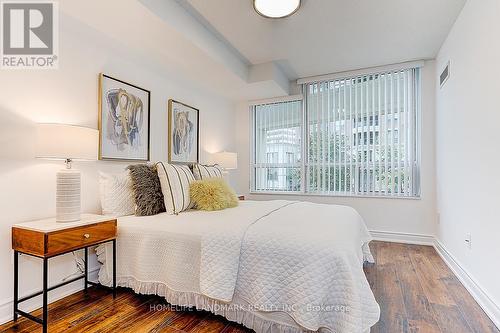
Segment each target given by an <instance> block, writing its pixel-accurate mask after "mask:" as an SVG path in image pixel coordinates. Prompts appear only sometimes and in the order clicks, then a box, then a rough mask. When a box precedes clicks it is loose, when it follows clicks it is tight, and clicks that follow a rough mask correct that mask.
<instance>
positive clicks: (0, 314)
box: [0, 267, 100, 325]
mask: <svg viewBox="0 0 500 333" xmlns="http://www.w3.org/2000/svg"><path fill="white" fill-rule="evenodd" d="M99 268H100V267H96V268H93V269H89V280H91V281H96V280H97V278H98V277H97V275H98V271H99ZM81 290H83V280H80V281H75V282H73V283H70V284H68V285H65V286H62V287H60V288H57V289H54V290H52V291H50V292H49V303H52V302H55V301H57V300H60V299H61V298H64V297H66V296H69V295H71V294H74V293H76V292H79V291H81ZM36 291H38V290H32V291H29V292H26V293H25V295H29V294H31V293H34V292H36ZM22 296H24V295H20V297H22ZM40 297H41V296H38V297H34V298H32V299H30V300H27V301H25V302H22V303H20V305H19V306H20V308H21V309H23V310H24V311H26V312H31V311H34V310H36V309H39V308H40V307H41V304H42V301H41V299H40ZM13 302H14V299H13V298H8V299H4V300H3V301H0V325H1V324H5V323H7V322H9V321H11V320H12V316H13V307H14V304H13Z"/></svg>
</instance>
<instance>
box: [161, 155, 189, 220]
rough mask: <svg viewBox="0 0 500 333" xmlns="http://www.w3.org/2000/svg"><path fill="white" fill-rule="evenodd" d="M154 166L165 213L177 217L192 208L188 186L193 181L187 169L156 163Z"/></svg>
mask: <svg viewBox="0 0 500 333" xmlns="http://www.w3.org/2000/svg"><path fill="white" fill-rule="evenodd" d="M156 166H157V170H158V177H159V178H160V183H161V191H162V192H163V198H164V202H165V209H166V211H167V213H168V214H170V215H172V214H176V215H177V214H179V213H180V212H182V211H185V210H187V209H190V208H193V203H192V202H191V197H190V195H189V184H190V183H191V182H192V181H194V176H193V173H192V172H191V170H189V167H188V166H186V165H174V164H168V163H163V162H158V163H157V164H156Z"/></svg>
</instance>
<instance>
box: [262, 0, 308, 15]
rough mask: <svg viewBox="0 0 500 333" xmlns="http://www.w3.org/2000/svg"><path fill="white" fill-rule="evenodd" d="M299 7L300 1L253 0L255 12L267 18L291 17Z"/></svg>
mask: <svg viewBox="0 0 500 333" xmlns="http://www.w3.org/2000/svg"><path fill="white" fill-rule="evenodd" d="M299 7H300V0H253V8H254V9H255V11H256V12H257V13H258V14H259V15H261V16H264V17H267V18H283V17H288V16H290V15H293V14H294V13H295V12H296V11H297V10H299Z"/></svg>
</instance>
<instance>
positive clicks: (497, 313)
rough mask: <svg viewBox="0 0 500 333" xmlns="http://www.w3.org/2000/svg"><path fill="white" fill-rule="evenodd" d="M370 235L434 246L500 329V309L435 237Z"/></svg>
mask: <svg viewBox="0 0 500 333" xmlns="http://www.w3.org/2000/svg"><path fill="white" fill-rule="evenodd" d="M370 233H371V234H372V237H373V239H374V240H379V241H384V242H393V243H404V244H417V245H429V246H433V247H434V248H435V249H436V252H437V253H438V254H439V256H440V257H441V258H442V259H443V261H444V262H445V264H446V265H447V266H448V267H449V268H450V269H451V271H452V272H453V274H455V276H456V277H457V278H458V280H459V281H460V282H461V283H462V284H463V286H464V287H465V289H467V291H468V292H469V293H470V294H471V296H472V297H473V298H474V300H475V301H476V302H477V303H478V304H479V306H480V307H481V308H482V309H483V311H484V312H485V313H486V315H487V316H488V317H489V318H490V319H491V321H492V322H493V323H494V324H495V325H496V327H497V328H498V329H500V307H499V306H498V305H497V304H495V302H493V300H492V299H491V298H490V297H489V296H488V295H487V294H486V292H485V291H484V289H483V288H481V286H480V285H479V284H478V283H477V282H476V280H475V279H474V278H473V277H472V276H471V275H470V274H469V273H468V272H467V271H466V270H465V269H464V268H463V266H462V265H461V264H460V262H459V261H458V260H457V259H456V258H455V257H454V256H453V255H452V254H451V253H450V252H449V251H448V250H447V249H446V247H445V246H444V245H443V244H442V243H441V242H440V241H439V240H437V239H436V238H435V237H434V236H429V235H420V234H410V233H402V232H390V231H376V230H372V231H370Z"/></svg>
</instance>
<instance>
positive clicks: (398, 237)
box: [370, 230, 434, 246]
mask: <svg viewBox="0 0 500 333" xmlns="http://www.w3.org/2000/svg"><path fill="white" fill-rule="evenodd" d="M370 233H371V235H372V237H373V239H374V240H378V241H384V242H392V243H404V244H416V245H429V246H433V245H434V236H430V235H420V234H410V233H404V232H391V231H377V230H371V231H370Z"/></svg>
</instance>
